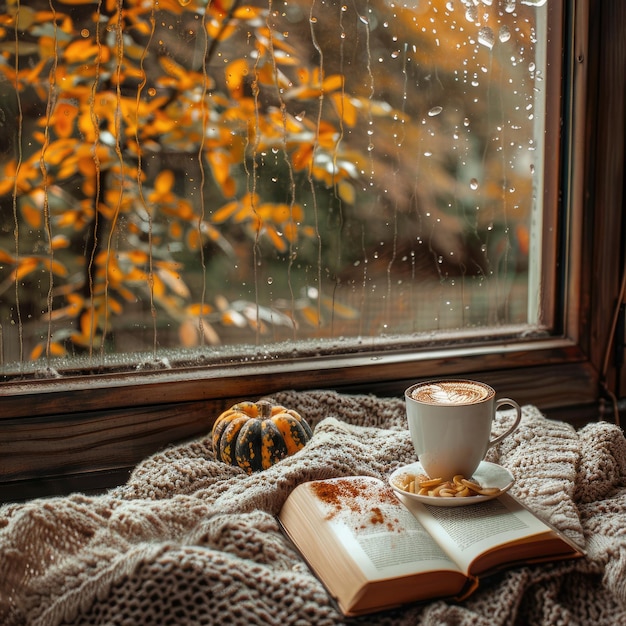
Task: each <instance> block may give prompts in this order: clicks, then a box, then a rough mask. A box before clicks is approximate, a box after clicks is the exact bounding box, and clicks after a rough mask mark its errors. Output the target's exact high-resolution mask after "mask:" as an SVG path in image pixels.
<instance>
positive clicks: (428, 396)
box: [404, 379, 522, 480]
mask: <svg viewBox="0 0 626 626" xmlns="http://www.w3.org/2000/svg"><path fill="white" fill-rule="evenodd" d="M404 395H405V400H406V414H407V421H408V425H409V432H410V434H411V440H412V441H413V445H414V447H415V452H416V453H417V456H418V459H419V461H420V463H421V465H422V467H423V468H424V470H425V472H426V473H427V474H428V476H429V477H430V478H443V479H444V480H451V479H452V478H453V477H454V476H456V475H457V474H462V475H463V476H465V477H466V478H470V477H471V476H472V474H473V473H474V472H475V471H476V469H477V468H478V466H479V465H480V463H481V461H482V460H483V459H484V458H485V455H486V454H487V450H489V448H491V447H492V446H494V445H496V444H497V443H499V442H501V441H502V440H503V439H504V438H505V437H507V436H509V435H510V434H511V433H512V432H513V431H514V430H515V429H516V428H517V427H518V426H519V423H520V421H521V418H522V411H521V409H520V407H519V405H518V404H517V402H515V401H514V400H511V399H510V398H501V399H499V400H496V399H495V398H496V393H495V391H494V389H493V388H492V387H490V386H489V385H486V384H485V383H481V382H476V381H472V380H465V379H456V380H447V379H442V380H431V381H426V382H422V383H417V384H415V385H412V386H411V387H409V388H408V389H407V390H406V391H405V394H404ZM507 405H508V406H511V407H513V408H514V409H515V411H516V417H515V420H514V422H513V424H512V425H511V426H510V428H509V429H508V430H507V431H506V432H505V433H503V434H502V435H500V436H498V437H495V438H494V439H492V438H491V425H492V422H493V418H494V417H495V414H496V411H497V410H498V409H499V408H500V407H502V406H507Z"/></svg>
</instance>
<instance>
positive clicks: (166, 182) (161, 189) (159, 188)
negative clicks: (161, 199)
mask: <svg viewBox="0 0 626 626" xmlns="http://www.w3.org/2000/svg"><path fill="white" fill-rule="evenodd" d="M173 186H174V172H172V171H171V170H163V171H162V172H159V174H158V175H157V177H156V179H155V181H154V190H155V191H156V192H157V193H158V194H160V195H163V196H164V195H166V194H168V193H169V192H171V191H172V187H173Z"/></svg>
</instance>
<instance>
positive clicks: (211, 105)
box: [0, 0, 619, 481]
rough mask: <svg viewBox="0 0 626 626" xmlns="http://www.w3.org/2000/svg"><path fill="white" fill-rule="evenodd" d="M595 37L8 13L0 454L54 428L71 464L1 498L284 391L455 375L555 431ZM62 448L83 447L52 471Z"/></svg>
mask: <svg viewBox="0 0 626 626" xmlns="http://www.w3.org/2000/svg"><path fill="white" fill-rule="evenodd" d="M587 13H588V8H587V3H586V2H578V3H561V2H557V1H554V0H553V1H552V2H549V3H548V2H531V1H530V0H525V1H522V0H517V1H508V2H491V1H490V0H482V1H481V2H476V1H474V0H471V1H470V0H448V1H444V0H430V1H429V2H421V1H420V2H415V3H404V4H403V3H395V2H379V3H372V2H357V3H351V4H348V3H342V2H314V3H303V2H302V3H301V2H291V1H289V2H281V3H277V2H269V3H268V2H259V3H250V4H247V3H240V2H237V1H236V0H235V1H234V2H223V1H221V0H220V1H219V2H212V3H209V4H207V5H204V4H201V3H194V2H182V0H181V2H172V1H170V2H161V1H160V0H159V2H158V3H155V4H154V5H151V4H149V5H143V4H139V3H137V4H135V3H133V2H126V3H121V2H120V3H115V2H108V3H104V4H100V3H98V4H96V3H87V2H85V3H81V2H75V1H73V2H71V3H67V4H64V3H58V4H56V3H52V5H49V4H48V3H43V4H42V5H41V6H38V4H37V2H32V1H31V2H29V3H21V4H19V5H15V6H13V5H12V8H10V9H9V10H7V11H5V13H4V18H3V21H2V23H1V24H0V28H2V29H3V30H2V39H3V42H4V43H3V47H2V57H1V61H0V69H1V71H2V72H3V75H4V79H3V82H2V84H3V89H4V91H5V92H6V94H7V95H6V96H5V102H6V103H7V104H6V106H5V107H4V114H5V118H6V119H10V118H11V116H13V118H14V119H16V120H17V124H16V125H9V124H7V125H5V126H4V127H3V128H4V131H5V132H6V133H7V137H8V138H10V139H11V142H8V143H5V145H7V146H9V148H8V149H7V150H5V153H4V154H3V159H2V162H1V163H0V166H1V167H2V168H3V176H2V177H1V178H0V191H1V192H2V198H1V199H0V201H1V202H2V219H3V224H2V228H3V231H2V234H1V235H0V237H1V239H0V255H2V258H1V259H0V261H1V265H2V268H0V272H2V274H1V275H0V281H2V284H1V286H0V288H2V289H3V295H2V299H1V300H0V316H1V318H0V324H1V333H2V334H1V340H2V345H1V351H2V366H3V375H4V380H5V382H4V384H3V386H2V393H3V394H4V395H5V398H4V400H6V402H4V403H3V404H4V406H5V407H6V408H7V418H9V419H7V421H5V422H4V424H5V425H6V426H7V428H9V429H12V432H13V433H14V435H13V439H12V441H13V442H14V443H13V444H12V445H13V446H14V448H13V449H16V450H17V449H19V447H20V445H22V444H19V443H17V442H20V441H27V440H29V438H30V440H31V441H33V440H34V441H39V442H40V441H41V440H42V439H45V438H46V436H48V435H44V434H43V433H44V430H45V428H44V426H43V425H44V424H48V423H50V424H51V428H52V429H53V430H52V431H51V432H52V440H53V443H52V444H51V443H50V439H48V448H49V449H55V450H56V449H58V450H63V451H64V454H65V456H64V458H69V457H71V460H70V461H68V462H67V466H66V465H64V463H61V462H59V463H58V464H57V466H56V467H55V468H52V469H51V468H50V464H49V461H47V460H40V461H35V460H34V459H33V458H32V457H33V456H34V455H33V454H32V449H31V448H29V446H28V444H23V445H24V446H25V447H23V448H22V451H23V452H25V453H26V454H25V458H27V459H29V462H31V466H30V467H25V466H24V462H16V463H13V464H12V465H11V467H9V468H8V470H7V471H8V474H7V476H8V479H9V480H14V481H17V480H18V479H19V478H20V477H23V476H24V470H27V471H28V472H30V473H31V474H32V475H36V474H37V471H38V468H39V471H41V468H45V470H46V471H48V472H49V473H51V474H54V473H63V472H66V471H67V472H72V471H79V469H80V468H85V467H88V468H89V470H90V471H99V470H108V469H111V468H115V467H118V466H119V465H124V463H126V464H131V463H132V462H133V461H134V460H136V458H137V457H138V456H141V455H142V454H145V452H146V451H147V450H150V449H151V448H153V447H154V446H155V445H158V444H159V443H163V442H165V441H168V438H169V440H171V439H172V438H183V437H185V436H189V435H190V434H192V433H197V432H199V431H201V429H202V427H203V423H206V417H205V416H206V413H207V411H208V412H209V413H210V412H211V411H217V410H218V408H219V407H220V406H222V405H224V404H228V403H229V402H230V401H231V400H232V399H234V398H237V397H242V396H258V395H261V394H264V393H268V392H271V391H272V390H276V389H282V388H286V387H296V388H300V389H305V388H312V387H320V386H323V387H333V388H337V389H342V390H346V391H372V390H375V391H377V392H379V393H393V394H397V393H401V391H402V389H403V388H404V387H405V386H406V385H407V383H408V382H411V381H413V380H415V379H416V378H419V377H424V376H432V375H445V374H459V373H464V374H469V373H471V374H472V375H476V376H481V377H482V378H484V379H486V380H487V381H488V382H492V383H493V384H494V385H495V386H496V387H497V388H499V389H500V390H506V391H507V392H509V393H510V394H511V395H513V396H514V397H516V398H519V399H520V400H521V401H528V402H533V403H535V404H539V405H540V406H544V407H546V408H548V409H550V408H555V407H567V406H571V405H592V404H593V403H595V402H596V401H597V398H598V379H599V376H598V369H599V367H598V363H599V362H600V360H599V357H600V352H603V349H604V343H605V342H606V341H607V333H606V331H605V330H600V331H599V332H598V333H597V336H596V337H592V336H591V335H592V333H594V332H596V331H597V330H598V329H602V328H603V323H604V324H605V322H606V317H605V318H603V319H601V320H597V318H595V317H592V316H591V313H592V311H591V309H590V308H589V307H588V306H587V296H588V295H589V294H588V292H587V291H586V290H588V289H589V285H590V284H591V282H592V281H591V280H590V277H589V276H587V270H586V269H585V268H586V266H585V262H587V263H589V262H590V259H592V258H593V254H594V250H596V249H597V248H595V247H594V242H593V241H592V240H591V237H590V234H589V233H593V232H596V231H595V230H594V229H593V228H592V226H593V224H592V221H591V220H592V218H591V217H589V216H590V215H591V213H590V212H589V211H586V210H585V207H584V206H583V203H582V198H583V193H582V188H581V184H582V182H581V181H584V179H585V176H586V175H587V172H586V168H585V161H583V160H582V158H581V157H583V156H585V155H584V154H583V152H582V150H581V148H580V145H581V144H580V141H581V138H582V136H583V135H584V132H583V131H584V125H585V117H584V115H585V107H586V106H587V105H588V102H587V100H586V98H587V95H586V94H587V93H588V92H587V87H586V79H587V75H588V72H589V67H590V65H589V64H587V63H586V62H581V59H582V61H585V53H586V52H587V36H588V35H587V31H586V29H585V23H586V22H585V21H584V19H583V17H585V16H587ZM597 14H598V15H601V16H602V19H607V18H606V16H605V13H604V12H603V11H601V10H600V9H597ZM581 16H583V17H581ZM599 19H600V18H599ZM592 23H593V22H592ZM613 23H614V24H617V25H619V20H615V21H614V22H613ZM581 54H582V57H581ZM561 122H564V123H563V124H562V123H561ZM11 131H14V132H11ZM593 219H595V218H593ZM609 230H610V229H606V230H605V233H604V235H603V236H604V237H606V238H607V240H608V239H611V238H614V237H615V236H616V232H615V230H613V231H611V232H610V233H609ZM618 243H619V242H616V241H614V240H612V241H610V242H609V244H610V246H612V249H616V247H617V245H618ZM615 278H616V277H615V273H614V271H613V272H609V273H608V274H607V276H606V277H605V278H604V279H603V280H604V281H606V283H607V284H608V285H609V288H610V289H613V285H614V283H615ZM590 322H591V325H590ZM596 339H597V342H596ZM592 345H593V346H597V347H590V346H592ZM594 350H595V353H594ZM50 416H55V417H54V418H53V419H52V420H50ZM64 426H67V427H71V428H72V432H73V433H82V436H84V441H79V442H78V443H77V444H76V449H72V450H71V452H72V454H71V455H68V454H67V444H63V443H62V435H61V429H62V428H63V427H64ZM33 433H35V435H34V436H33ZM159 433H162V434H159ZM120 440H121V441H123V442H124V445H123V446H120V447H118V449H117V452H118V453H119V454H120V455H121V458H118V459H116V460H115V461H112V460H111V458H110V454H111V451H112V450H113V446H112V442H113V441H120ZM88 441H90V442H92V444H93V443H94V442H99V443H98V445H99V446H101V447H102V451H101V453H99V454H98V455H96V457H97V459H96V460H95V461H94V458H93V451H91V452H89V453H87V452H86V450H85V449H84V444H85V443H86V442H88ZM6 445H9V444H6ZM15 446H17V448H16V447H15ZM70 447H71V446H70Z"/></svg>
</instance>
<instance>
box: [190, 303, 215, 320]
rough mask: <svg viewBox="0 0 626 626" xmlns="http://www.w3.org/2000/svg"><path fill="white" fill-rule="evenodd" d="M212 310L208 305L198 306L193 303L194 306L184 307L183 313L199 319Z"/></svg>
mask: <svg viewBox="0 0 626 626" xmlns="http://www.w3.org/2000/svg"><path fill="white" fill-rule="evenodd" d="M212 310H213V307H212V306H211V305H210V304H206V303H205V304H200V303H199V302H194V304H190V305H189V306H188V307H186V309H185V311H186V312H187V313H188V314H189V315H193V316H194V317H200V316H201V315H208V314H209V313H211V311H212Z"/></svg>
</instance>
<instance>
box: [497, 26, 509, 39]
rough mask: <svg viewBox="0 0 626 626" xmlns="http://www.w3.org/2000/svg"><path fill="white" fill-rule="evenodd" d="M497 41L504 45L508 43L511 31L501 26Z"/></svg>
mask: <svg viewBox="0 0 626 626" xmlns="http://www.w3.org/2000/svg"><path fill="white" fill-rule="evenodd" d="M498 39H499V40H500V41H501V42H502V43H506V42H507V41H509V39H511V31H510V30H509V27H508V26H502V28H500V32H499V33H498Z"/></svg>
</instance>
